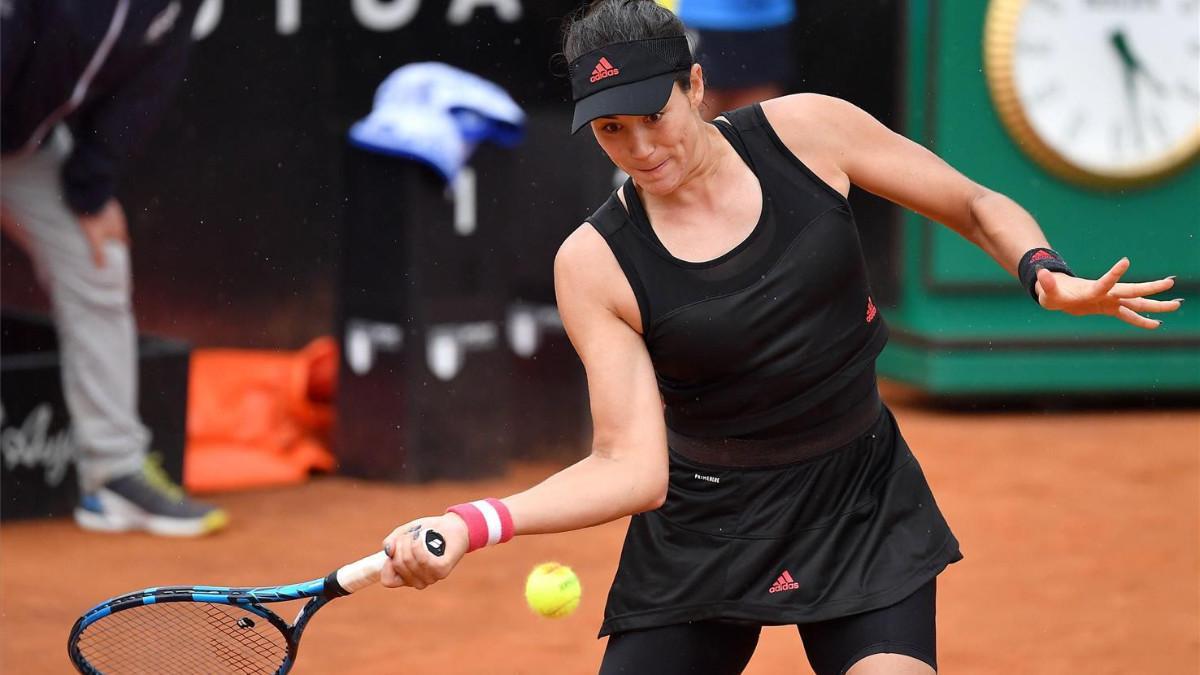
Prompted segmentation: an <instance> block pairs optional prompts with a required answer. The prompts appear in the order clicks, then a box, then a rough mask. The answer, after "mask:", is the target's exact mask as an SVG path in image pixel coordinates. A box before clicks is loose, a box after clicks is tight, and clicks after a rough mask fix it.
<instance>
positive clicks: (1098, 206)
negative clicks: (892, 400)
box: [879, 0, 1200, 395]
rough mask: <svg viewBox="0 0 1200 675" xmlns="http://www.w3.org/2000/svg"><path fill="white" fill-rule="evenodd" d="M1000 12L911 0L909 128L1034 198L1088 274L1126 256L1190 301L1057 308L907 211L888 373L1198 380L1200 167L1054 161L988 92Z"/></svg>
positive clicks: (1128, 382) (1138, 383)
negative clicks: (1147, 327)
mask: <svg viewBox="0 0 1200 675" xmlns="http://www.w3.org/2000/svg"><path fill="white" fill-rule="evenodd" d="M987 11H988V3H986V2H984V1H983V0H943V1H938V0H910V2H909V4H908V12H909V17H908V18H909V20H908V35H907V45H908V46H907V59H908V61H907V83H906V96H907V100H906V107H905V110H906V113H907V118H906V128H905V130H904V133H905V134H906V135H908V136H909V137H910V138H912V139H914V140H917V141H918V142H921V143H922V144H924V145H925V146H926V147H929V148H930V149H932V150H933V151H934V152H936V153H937V154H938V155H940V156H942V157H944V158H945V159H946V160H947V161H948V162H949V163H950V164H951V165H953V166H954V167H956V168H957V169H959V170H961V171H962V172H963V173H965V174H966V175H967V176H969V177H971V178H972V179H974V180H976V181H977V182H979V183H981V184H983V185H986V186H989V187H991V188H993V189H996V190H998V191H1000V192H1003V193H1004V194H1007V195H1009V196H1011V197H1012V198H1013V199H1015V200H1016V201H1017V202H1018V203H1020V204H1022V205H1023V206H1025V207H1026V208H1027V209H1029V210H1030V211H1031V212H1032V213H1033V215H1034V216H1035V217H1036V218H1037V220H1038V222H1039V223H1040V224H1041V225H1042V227H1043V229H1044V230H1045V231H1046V234H1047V236H1048V238H1049V239H1050V242H1051V244H1052V245H1053V246H1054V247H1055V248H1056V249H1058V250H1059V251H1061V252H1062V253H1063V255H1064V256H1065V257H1066V259H1067V260H1068V261H1069V262H1070V263H1071V265H1072V267H1073V268H1074V269H1075V271H1076V273H1077V274H1080V275H1081V276H1088V277H1092V278H1095V277H1097V276H1099V275H1100V274H1102V273H1103V272H1104V271H1106V270H1107V269H1108V268H1109V267H1110V266H1111V265H1112V264H1113V263H1114V262H1116V261H1117V260H1118V259H1119V258H1120V257H1122V256H1128V257H1129V258H1130V260H1131V262H1132V267H1131V269H1130V272H1129V273H1128V274H1127V275H1126V277H1127V280H1129V281H1139V280H1149V279H1156V278H1160V277H1162V276H1166V275H1169V274H1175V275H1177V276H1178V278H1177V280H1176V282H1177V283H1176V287H1175V290H1173V291H1170V292H1168V293H1167V294H1166V295H1165V296H1164V297H1162V298H1161V299H1170V298H1174V297H1182V298H1185V300H1188V302H1185V305H1184V307H1183V309H1181V310H1180V311H1179V312H1176V313H1174V314H1168V315H1162V318H1163V319H1164V323H1163V326H1162V327H1160V328H1159V329H1158V330H1156V331H1144V330H1142V329H1138V328H1134V327H1133V326H1130V325H1128V324H1126V323H1124V322H1121V321H1119V320H1117V319H1115V318H1112V317H1082V318H1080V317H1070V316H1066V315H1063V314H1060V313H1057V312H1047V311H1045V310H1042V309H1040V308H1038V307H1037V306H1036V305H1035V304H1034V303H1033V302H1031V300H1030V298H1029V296H1028V294H1027V293H1025V292H1024V291H1022V290H1021V289H1020V288H1019V287H1018V285H1017V283H1016V281H1015V280H1014V279H1013V278H1011V277H1010V276H1008V275H1007V274H1006V273H1005V272H1004V271H1003V270H1001V269H1000V268H999V267H998V266H997V265H996V264H995V262H994V261H992V260H991V259H990V258H988V257H987V256H986V255H985V254H984V253H982V252H981V251H980V250H979V249H978V248H976V247H975V246H973V245H972V244H970V243H969V242H967V241H965V240H963V239H962V238H961V237H959V236H958V235H957V234H955V233H954V232H953V231H951V230H949V229H948V228H945V227H943V226H941V225H939V224H937V223H933V222H930V221H928V220H926V219H924V218H922V217H921V216H918V215H916V214H913V213H906V214H905V216H904V218H903V221H902V228H903V234H902V237H901V241H902V250H901V251H900V252H899V255H900V256H901V269H900V276H901V279H902V290H901V293H900V296H899V298H898V304H897V305H896V306H895V307H892V308H889V309H888V310H887V319H888V322H889V324H890V325H891V327H892V339H891V343H890V345H889V346H888V348H887V350H886V351H885V352H884V354H883V356H882V357H881V359H880V361H879V370H880V374H882V375H884V376H887V377H890V378H892V379H896V380H900V381H903V382H907V383H910V384H913V385H915V386H917V387H918V388H920V389H922V390H924V391H927V392H930V393H934V394H948V395H954V394H984V393H988V394H1020V393H1060V392H1061V393H1077V392H1096V393H1103V392H1113V393H1163V394H1167V393H1179V392H1193V393H1195V392H1200V297H1197V296H1198V295H1200V294H1198V293H1197V289H1198V288H1200V167H1198V166H1197V164H1196V163H1195V162H1192V163H1191V164H1190V165H1189V166H1187V167H1186V168H1185V169H1183V170H1182V171H1179V172H1176V173H1175V174H1174V175H1171V176H1168V177H1166V178H1163V179H1161V180H1158V181H1155V182H1153V183H1150V184H1148V185H1142V186H1139V187H1131V188H1127V189H1121V188H1114V187H1107V188H1096V187H1086V186H1082V185H1079V184H1076V183H1074V182H1067V181H1066V180H1064V179H1061V178H1058V177H1056V176H1055V175H1052V174H1051V173H1050V172H1048V171H1047V170H1046V169H1044V168H1043V167H1042V166H1041V165H1039V164H1038V163H1036V162H1035V161H1034V160H1033V159H1031V158H1030V155H1029V154H1028V153H1026V152H1024V151H1022V149H1021V148H1020V147H1018V145H1017V143H1016V141H1014V140H1013V139H1014V137H1013V135H1011V134H1010V133H1009V131H1008V130H1007V129H1006V128H1005V126H1004V125H1003V124H1002V122H1001V119H1000V117H999V115H998V114H997V111H996V107H995V105H994V102H993V97H992V96H991V95H990V94H989V90H988V82H987V79H986V77H985V75H984V55H983V33H984V24H985V16H986V14H987ZM1198 79H1200V76H1198Z"/></svg>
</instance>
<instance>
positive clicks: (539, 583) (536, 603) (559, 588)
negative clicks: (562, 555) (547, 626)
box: [525, 562, 583, 619]
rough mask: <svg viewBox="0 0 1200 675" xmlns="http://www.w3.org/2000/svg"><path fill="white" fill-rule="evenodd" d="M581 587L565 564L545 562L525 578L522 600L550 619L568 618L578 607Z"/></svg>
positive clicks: (581, 591) (577, 579)
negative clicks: (523, 597)
mask: <svg viewBox="0 0 1200 675" xmlns="http://www.w3.org/2000/svg"><path fill="white" fill-rule="evenodd" d="M582 593H583V587H582V586H580V585H579V577H577V576H575V572H573V571H572V570H571V568H570V567H567V566H566V565H560V564H558V563H556V562H547V563H542V564H541V565H538V566H537V567H534V568H533V571H532V572H530V573H529V577H528V578H527V579H525V601H526V602H528V603H529V608H530V609H532V610H533V611H535V612H537V613H538V614H541V615H542V616H545V617H549V618H551V619H561V618H562V617H564V616H570V614H571V612H574V611H575V608H576V607H578V606H579V596H580V594H582Z"/></svg>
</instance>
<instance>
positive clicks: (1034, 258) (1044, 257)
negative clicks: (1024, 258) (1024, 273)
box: [1029, 251, 1054, 263]
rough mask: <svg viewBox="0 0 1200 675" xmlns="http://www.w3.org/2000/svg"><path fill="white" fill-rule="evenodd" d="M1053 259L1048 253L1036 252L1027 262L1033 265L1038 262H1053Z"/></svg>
mask: <svg viewBox="0 0 1200 675" xmlns="http://www.w3.org/2000/svg"><path fill="white" fill-rule="evenodd" d="M1053 259H1054V256H1052V255H1050V253H1048V252H1046V251H1038V252H1037V253H1034V254H1033V255H1032V256H1030V257H1029V262H1031V263H1035V262H1037V261H1039V260H1053Z"/></svg>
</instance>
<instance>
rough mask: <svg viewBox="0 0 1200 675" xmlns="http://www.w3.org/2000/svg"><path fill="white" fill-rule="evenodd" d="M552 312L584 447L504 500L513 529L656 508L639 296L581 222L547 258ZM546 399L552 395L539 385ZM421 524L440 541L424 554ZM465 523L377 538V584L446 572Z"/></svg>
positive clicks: (654, 418) (655, 436)
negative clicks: (581, 392)
mask: <svg viewBox="0 0 1200 675" xmlns="http://www.w3.org/2000/svg"><path fill="white" fill-rule="evenodd" d="M554 288H555V293H556V295H557V296H558V311H559V314H560V315H561V316H562V321H563V325H564V326H565V327H566V329H567V335H568V336H569V337H570V338H571V343H572V344H573V345H574V346H575V351H576V352H578V353H579V357H580V359H581V360H582V361H583V365H584V368H585V369H586V370H587V380H588V395H589V396H590V398H591V406H592V426H593V428H594V433H593V440H592V451H591V453H590V454H589V455H588V456H587V457H585V458H584V459H582V460H580V461H579V462H576V463H575V464H573V465H571V466H569V467H567V468H565V469H563V470H562V471H559V472H558V473H556V474H554V475H553V476H550V477H549V478H547V479H546V480H544V481H542V482H541V483H538V484H537V485H535V486H533V487H531V488H529V489H528V490H525V491H524V492H520V493H518V494H515V495H512V496H511V497H507V498H505V499H502V500H501V501H502V502H503V503H504V506H505V507H506V509H507V511H508V513H509V514H510V515H511V518H512V526H513V533H514V534H543V533H549V532H566V531H569V530H578V529H581V528H585V527H590V526H592V525H599V524H601V523H606V522H608V521H611V520H616V519H617V518H622V517H624V516H628V515H630V514H634V513H640V512H642V511H650V510H653V509H656V508H658V507H659V506H661V505H662V503H663V500H664V499H666V494H667V430H666V424H665V423H664V421H663V411H662V399H661V398H660V397H659V394H658V384H657V382H656V381H655V378H654V367H653V366H652V365H651V363H650V354H649V353H648V352H647V351H646V345H645V343H644V342H642V337H641V335H640V334H639V333H638V332H637V330H635V329H634V328H633V326H635V325H637V326H640V322H641V320H640V318H639V313H638V305H637V299H636V298H635V297H634V295H633V290H632V289H631V288H630V287H629V283H628V281H626V280H625V276H624V274H623V273H622V272H621V268H620V266H619V265H618V264H617V261H616V259H615V258H614V257H613V255H612V252H611V250H610V249H609V248H608V245H607V244H606V243H605V242H604V239H603V238H602V237H601V236H600V234H599V233H598V232H597V231H596V230H595V229H594V228H593V227H592V226H591V225H587V224H585V225H583V226H582V227H580V228H579V229H577V230H576V231H575V232H574V233H573V234H572V235H571V236H570V237H568V238H567V240H566V241H565V242H563V245H562V247H561V248H560V249H559V251H558V256H557V257H556V258H555V261H554ZM546 395H547V396H554V395H556V392H552V391H547V392H546ZM423 529H430V530H434V531H437V532H440V533H441V534H442V535H443V537H444V538H445V553H444V555H438V556H435V555H431V554H430V553H429V552H428V551H427V550H426V548H425V546H424V545H423V544H422V541H420V539H419V534H420V532H421V531H422V530H423ZM468 538H469V533H468V526H467V524H466V523H465V521H464V520H463V519H461V518H460V517H459V516H458V515H456V514H454V513H446V514H443V515H441V516H433V517H428V518H419V519H417V520H413V521H409V522H407V523H405V524H403V525H401V526H400V527H397V528H396V529H395V530H393V531H392V533H391V534H389V535H388V536H387V537H386V538H385V539H384V542H383V546H384V550H385V551H387V552H388V555H389V556H390V557H391V559H392V564H391V565H387V566H385V567H384V569H383V573H382V579H381V581H382V582H383V585H385V586H401V585H403V586H412V587H414V588H418V589H420V588H425V587H426V586H429V585H430V584H433V583H436V582H437V581H438V580H440V579H444V578H446V576H447V575H449V574H450V572H451V570H453V569H454V567H455V566H456V565H457V564H458V562H459V560H461V559H462V557H463V555H464V554H465V553H466V552H467V550H468Z"/></svg>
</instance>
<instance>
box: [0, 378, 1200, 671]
mask: <svg viewBox="0 0 1200 675" xmlns="http://www.w3.org/2000/svg"><path fill="white" fill-rule="evenodd" d="M888 398H889V401H890V402H891V403H892V405H893V408H894V410H895V411H896V414H897V417H898V418H899V420H900V426H901V429H902V430H903V432H904V434H905V437H906V438H907V439H908V441H909V444H910V445H911V446H912V448H913V450H914V451H915V452H916V454H917V456H918V457H919V459H920V460H921V463H922V465H923V466H924V469H925V472H926V474H927V476H928V478H929V480H930V482H931V483H932V484H933V488H934V493H935V494H936V495H937V498H938V501H939V504H940V505H941V507H942V509H943V510H944V512H945V513H946V515H947V517H948V519H949V520H950V524H951V526H952V527H953V528H954V529H955V532H956V534H957V535H958V537H959V539H960V541H961V542H962V546H963V551H964V553H965V555H966V559H965V560H964V561H963V562H961V563H958V564H956V565H954V566H952V567H951V568H950V569H949V570H948V571H947V572H946V573H945V574H943V575H942V577H941V579H940V582H939V589H938V600H939V607H938V611H939V652H940V660H941V666H942V668H941V672H943V673H951V674H968V673H1088V674H1089V675H1101V674H1104V673H1113V674H1118V673H1119V674H1121V675H1128V674H1131V673H1136V674H1159V673H1197V672H1200V411H1197V410H1171V411H1163V412H1139V411H1084V412H1069V413H1038V412H1021V413H1004V412H987V413H970V412H954V411H945V410H935V409H928V408H922V407H918V406H916V405H913V404H912V403H909V402H905V401H904V400H903V399H904V396H903V395H902V394H896V393H889V396H888ZM555 468H556V467H555V466H553V465H549V464H539V465H520V466H514V467H513V468H512V470H511V471H510V472H509V474H508V475H506V476H505V477H504V478H502V479H497V480H489V481H484V482H477V483H442V484H433V485H428V486H416V487H413V486H408V487H402V486H395V485H388V484H380V483H365V482H360V481H354V480H348V479H343V478H321V479H317V480H314V481H313V482H311V483H309V484H307V485H305V486H302V487H299V488H288V489H281V490H272V491H257V492H247V493H238V494H228V495H221V496H219V497H217V498H216V500H215V501H217V502H219V503H220V504H222V505H223V506H225V507H226V508H228V510H229V511H230V512H231V515H232V517H233V524H232V526H231V527H230V529H229V530H228V531H226V532H225V533H223V534H221V535H219V536H216V537H212V538H209V539H204V540H199V541H173V540H163V539H156V538H152V537H149V536H144V535H123V536H104V535H98V534H89V533H85V532H81V531H79V530H77V529H76V528H75V527H74V526H73V525H72V524H71V523H70V522H68V521H64V520H57V521H36V522H34V521H27V522H17V523H10V524H5V525H4V526H3V527H2V528H0V672H3V673H14V674H17V673H20V674H24V673H66V672H71V667H70V665H69V663H68V661H67V658H66V649H65V643H66V637H67V632H68V630H69V629H70V627H71V624H72V622H73V621H74V620H75V618H76V616H77V615H78V614H79V613H81V612H82V611H83V610H85V609H87V608H88V607H90V606H91V605H93V604H94V603H96V602H98V601H99V600H102V599H104V598H106V597H109V596H112V595H116V594H118V593H121V592H125V591H130V590H134V589H136V588H140V587H143V586H149V585H166V584H184V583H187V584H199V583H208V584H218V585H260V584H275V583H286V582H292V581H301V580H305V579H308V578H312V577H316V576H320V575H323V574H325V573H326V572H328V571H329V570H330V569H332V568H334V567H336V566H338V565H339V564H341V563H343V562H346V561H349V560H351V559H354V558H356V557H358V556H360V555H364V554H367V553H370V552H371V551H372V550H374V549H375V548H376V547H377V546H378V545H379V541H380V539H381V538H382V537H383V535H384V534H385V533H387V532H388V531H389V530H390V529H391V528H392V527H393V526H395V525H396V524H398V523H400V522H401V521H403V520H407V519H409V518H411V517H415V516H418V515H424V514H427V513H431V512H440V511H441V510H442V509H443V508H444V507H445V506H446V505H447V504H452V503H456V502H461V501H464V500H467V499H470V498H477V497H480V496H485V495H496V496H503V495H507V494H510V493H512V492H515V491H518V490H520V489H522V488H523V487H525V486H527V485H529V484H530V483H532V482H533V481H535V480H537V479H539V478H541V477H543V476H545V475H547V474H549V473H551V472H552V471H553V470H554V469H555ZM624 527H625V523H624V521H621V522H615V523H610V524H608V525H605V526H602V527H597V528H593V529H590V530H585V531H581V532H572V533H568V534H561V535H552V536H538V537H525V538H521V539H518V540H516V541H515V542H513V543H510V544H507V545H505V546H501V547H498V548H496V549H491V550H486V551H483V552H480V553H477V554H472V555H471V556H470V557H469V558H468V559H466V560H465V561H464V562H463V564H461V565H460V566H459V568H458V570H456V572H455V574H454V575H453V576H451V577H450V578H449V579H448V580H446V581H444V582H442V583H441V584H438V585H436V586H434V587H433V588H431V589H429V590H426V591H422V592H416V591H411V590H407V589H402V590H393V591H389V590H384V589H378V588H376V589H369V590H366V591H363V592H361V593H360V594H358V595H355V596H353V597H351V598H347V599H345V600H342V601H339V602H336V603H334V604H332V605H330V606H329V607H327V608H325V609H324V610H322V611H321V613H320V614H318V615H317V617H316V620H315V621H314V622H313V623H312V625H311V626H310V628H309V629H308V632H307V633H306V635H305V638H304V641H303V648H302V650H301V655H300V659H299V664H298V666H297V667H296V669H295V670H294V671H293V672H295V673H339V674H341V673H345V674H367V673H397V672H436V673H439V675H451V674H454V673H471V674H485V673H486V674H492V673H555V675H571V674H575V673H594V672H595V671H596V667H597V665H598V663H599V659H600V655H601V653H602V651H603V648H604V642H603V641H600V640H596V639H595V635H596V631H597V628H598V627H599V624H600V617H601V613H602V611H603V605H604V597H605V594H606V592H607V588H608V584H609V582H610V580H611V579H612V574H613V570H614V568H615V566H616V562H617V555H618V552H619V550H620V546H621V540H622V537H623V534H624ZM547 560H556V561H559V562H562V563H565V564H568V565H570V566H572V567H574V568H575V570H576V571H577V572H578V573H579V575H580V578H581V580H582V583H583V587H584V595H583V602H582V604H581V605H580V608H579V611H578V612H576V613H575V614H574V615H573V616H571V617H569V618H566V619H561V620H549V619H542V618H539V617H537V616H535V615H533V614H532V613H531V612H530V611H529V610H528V609H527V608H526V607H525V605H524V600H523V597H522V587H523V583H524V577H525V574H526V573H527V572H528V570H529V569H530V568H532V567H533V565H535V564H536V563H538V562H543V561H547ZM293 611H294V610H292V609H291V608H289V609H288V611H287V613H285V614H284V615H285V616H286V617H287V618H289V619H290V618H291V616H292V614H293ZM746 672H747V673H750V674H753V675H767V674H773V673H809V672H811V671H810V670H809V668H808V666H807V663H806V662H805V660H804V654H803V649H802V647H801V645H800V641H799V638H798V637H797V636H796V634H795V632H794V631H793V630H791V629H788V628H768V629H766V630H764V632H763V638H762V641H761V642H760V645H759V649H758V652H757V653H756V654H755V656H754V659H753V660H752V661H751V663H750V666H749V668H748V669H747V671H746Z"/></svg>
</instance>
